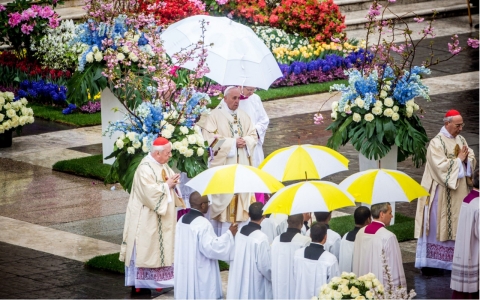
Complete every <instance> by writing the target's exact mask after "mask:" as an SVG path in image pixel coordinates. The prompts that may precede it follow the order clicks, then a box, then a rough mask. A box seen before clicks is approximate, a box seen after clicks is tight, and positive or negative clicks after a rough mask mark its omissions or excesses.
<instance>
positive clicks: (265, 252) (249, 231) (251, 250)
mask: <svg viewBox="0 0 480 300" xmlns="http://www.w3.org/2000/svg"><path fill="white" fill-rule="evenodd" d="M262 208H263V204H262V203H260V202H255V203H253V204H252V205H250V207H249V215H250V219H251V221H250V223H248V224H247V225H245V226H243V227H242V228H241V230H240V233H239V234H237V235H236V237H235V254H234V258H233V263H232V264H230V271H229V274H228V288H227V299H271V298H272V275H271V253H270V244H269V243H268V238H267V236H266V235H265V234H264V233H263V232H262V231H261V227H260V224H259V223H261V222H262V220H263V216H262Z"/></svg>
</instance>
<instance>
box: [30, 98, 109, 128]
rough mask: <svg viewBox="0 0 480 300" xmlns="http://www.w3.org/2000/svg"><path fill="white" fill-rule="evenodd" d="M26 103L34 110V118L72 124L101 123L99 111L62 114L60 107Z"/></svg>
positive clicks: (89, 124)
mask: <svg viewBox="0 0 480 300" xmlns="http://www.w3.org/2000/svg"><path fill="white" fill-rule="evenodd" d="M28 105H29V106H30V107H31V108H32V109H33V111H34V112H35V117H36V118H41V119H45V120H49V121H55V122H58V123H63V124H69V125H74V126H93V125H100V124H102V120H101V113H99V112H98V113H93V114H81V113H75V114H69V115H64V114H63V113H62V108H60V107H52V106H48V105H41V104H37V103H29V104H28Z"/></svg>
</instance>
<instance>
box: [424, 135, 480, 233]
mask: <svg viewBox="0 0 480 300" xmlns="http://www.w3.org/2000/svg"><path fill="white" fill-rule="evenodd" d="M457 145H458V146H457ZM464 145H465V146H467V147H468V145H467V142H466V141H465V138H463V137H462V136H460V135H457V136H456V137H455V138H448V137H446V136H445V135H444V134H442V133H439V134H438V135H437V136H436V137H434V138H433V139H432V140H431V141H430V144H429V146H428V149H427V163H426V165H425V172H424V174H423V177H422V183H421V185H422V186H423V187H424V188H425V189H426V190H427V191H428V192H429V193H430V196H428V197H421V198H419V199H418V203H417V213H416V217H415V238H419V237H421V236H422V234H423V226H427V228H426V229H427V231H426V232H427V235H428V232H429V228H428V226H429V224H428V222H427V223H426V224H424V222H423V220H424V211H425V209H424V208H425V207H428V210H427V212H428V216H427V217H428V219H429V216H430V213H431V205H430V204H431V202H432V201H433V199H434V197H435V191H436V190H437V187H438V191H437V193H438V194H439V195H438V206H437V225H436V226H437V237H436V238H437V240H438V241H441V242H444V241H447V240H455V237H456V233H457V225H458V216H459V213H460V207H461V205H462V201H463V199H464V198H465V196H467V194H468V193H469V188H468V186H467V178H466V177H463V178H460V179H458V175H459V168H460V167H462V168H463V166H461V165H460V164H459V163H458V159H457V155H458V147H460V148H461V147H463V146H464ZM455 148H457V150H455ZM468 160H469V162H470V166H471V172H472V173H473V170H474V169H475V165H476V160H475V156H474V153H473V150H472V149H470V148H468Z"/></svg>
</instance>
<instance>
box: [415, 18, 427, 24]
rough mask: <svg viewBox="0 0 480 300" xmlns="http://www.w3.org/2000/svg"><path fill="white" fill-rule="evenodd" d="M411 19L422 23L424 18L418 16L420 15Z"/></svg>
mask: <svg viewBox="0 0 480 300" xmlns="http://www.w3.org/2000/svg"><path fill="white" fill-rule="evenodd" d="M413 20H414V21H415V22H417V23H422V22H423V20H425V19H424V18H420V17H416V18H413Z"/></svg>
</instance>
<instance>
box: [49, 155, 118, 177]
mask: <svg viewBox="0 0 480 300" xmlns="http://www.w3.org/2000/svg"><path fill="white" fill-rule="evenodd" d="M52 169H53V170H55V171H60V172H65V173H70V174H74V175H78V176H83V177H88V178H95V179H100V180H104V179H105V178H106V177H107V174H108V172H109V171H110V165H107V164H104V163H103V159H102V155H92V156H87V157H82V158H75V159H69V160H61V161H59V162H56V163H55V164H54V165H53V167H52ZM105 182H106V183H115V181H107V180H105Z"/></svg>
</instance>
